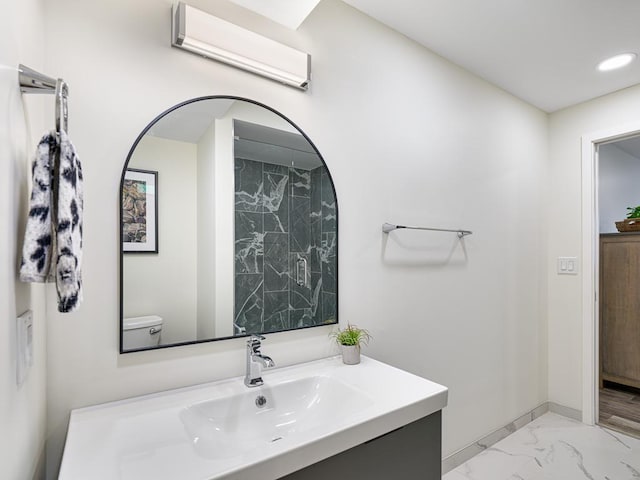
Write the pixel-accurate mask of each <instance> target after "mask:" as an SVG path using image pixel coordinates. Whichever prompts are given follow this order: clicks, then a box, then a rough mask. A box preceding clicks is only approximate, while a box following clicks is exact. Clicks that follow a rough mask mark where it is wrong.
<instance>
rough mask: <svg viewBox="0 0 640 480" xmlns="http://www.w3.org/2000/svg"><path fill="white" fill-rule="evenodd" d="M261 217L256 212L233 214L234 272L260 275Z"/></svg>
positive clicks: (261, 264) (262, 236)
mask: <svg viewBox="0 0 640 480" xmlns="http://www.w3.org/2000/svg"><path fill="white" fill-rule="evenodd" d="M262 222H263V216H262V214H261V213H256V212H238V211H236V213H235V269H236V270H235V271H236V274H239V273H262V271H263V258H264V255H263V253H264V233H262V232H263V227H262V225H263V223H262Z"/></svg>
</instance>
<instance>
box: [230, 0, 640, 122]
mask: <svg viewBox="0 0 640 480" xmlns="http://www.w3.org/2000/svg"><path fill="white" fill-rule="evenodd" d="M231 1H232V2H234V3H237V4H239V5H242V6H243V7H246V8H249V9H251V10H254V11H255V12H257V13H259V14H261V15H263V16H266V17H268V18H271V19H272V20H274V21H276V22H279V23H281V24H283V25H286V26H288V27H289V28H297V27H298V26H299V25H300V24H301V23H302V22H303V21H304V18H305V17H306V16H307V15H309V14H310V13H311V11H312V10H313V9H314V8H315V6H316V4H317V3H318V1H319V0H269V1H265V0H231ZM343 1H344V2H345V3H347V4H349V5H351V6H353V7H355V8H357V9H358V10H361V11H362V12H364V13H365V14H367V15H369V16H371V17H373V18H375V19H377V20H378V21H380V22H381V23H384V24H386V25H388V26H390V27H391V28H394V29H395V30H397V31H399V32H400V33H402V34H404V35H406V36H407V37H409V38H412V39H413V40H415V41H416V42H418V43H420V44H422V45H424V46H425V47H427V48H429V49H430V50H432V51H434V52H436V53H437V54H439V55H441V56H443V57H445V58H447V59H448V60H450V61H452V62H453V63H455V64H457V65H460V66H461V67H463V68H465V69H466V70H469V71H470V72H472V73H475V74H476V75H478V76H480V77H482V78H484V79H486V80H488V81H489V82H491V83H493V84H495V85H497V86H499V87H501V88H503V89H504V90H506V91H508V92H510V93H512V94H513V95H515V96H517V97H519V98H521V99H523V100H525V101H526V102H529V103H531V104H532V105H535V106H536V107H538V108H540V109H542V110H544V111H546V112H553V111H556V110H559V109H562V108H564V107H568V106H570V105H574V104H577V103H580V102H584V101H586V100H590V99H592V98H595V97H598V96H601V95H604V94H607V93H611V92H614V91H616V90H620V89H622V88H626V87H629V86H631V85H635V84H637V83H640V59H639V60H638V61H636V62H634V64H632V65H630V66H628V67H625V68H624V69H622V70H617V71H613V72H608V73H602V72H598V71H597V70H596V65H597V64H598V63H599V62H600V61H601V60H603V59H605V58H608V57H610V56H612V55H615V54H617V53H623V52H635V53H638V54H640V0H394V1H389V0H343Z"/></svg>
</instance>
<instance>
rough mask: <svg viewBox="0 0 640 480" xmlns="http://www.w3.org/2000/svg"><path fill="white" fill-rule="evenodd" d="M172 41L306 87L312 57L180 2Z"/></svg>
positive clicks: (189, 49) (223, 61)
mask: <svg viewBox="0 0 640 480" xmlns="http://www.w3.org/2000/svg"><path fill="white" fill-rule="evenodd" d="M173 15H174V18H173V23H172V26H173V35H172V44H173V46H174V47H178V48H182V49H184V50H188V51H190V52H193V53H197V54H199V55H203V56H205V57H207V58H211V59H213V60H217V61H219V62H222V63H226V64H229V65H232V66H234V67H237V68H241V69H243V70H247V71H249V72H252V73H256V74H258V75H262V76H263V77H267V78H271V79H273V80H276V81H278V82H281V83H284V84H286V85H290V86H292V87H296V88H300V89H302V90H306V89H307V88H308V86H309V79H310V64H311V57H310V55H309V54H307V53H304V52H301V51H299V50H296V49H295V48H291V47H289V46H287V45H284V44H282V43H279V42H276V41H275V40H272V39H270V38H267V37H264V36H262V35H259V34H257V33H255V32H252V31H250V30H247V29H245V28H242V27H239V26H237V25H234V24H233V23H230V22H227V21H226V20H223V19H221V18H218V17H216V16H214V15H211V14H209V13H206V12H203V11H202V10H198V9H197V8H194V7H191V6H189V5H186V4H184V3H182V2H180V3H178V5H177V6H176V7H175V9H174V14H173Z"/></svg>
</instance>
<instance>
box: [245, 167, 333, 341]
mask: <svg viewBox="0 0 640 480" xmlns="http://www.w3.org/2000/svg"><path fill="white" fill-rule="evenodd" d="M336 232H337V223H336V202H335V196H334V193H333V188H332V186H331V181H330V179H329V176H328V175H327V171H326V168H324V167H318V168H315V169H313V170H302V169H296V168H290V167H286V166H282V165H274V164H270V163H263V162H258V161H254V160H247V159H243V158H236V159H235V274H234V280H235V311H234V333H235V334H242V333H256V332H274V331H278V330H286V329H291V328H299V327H308V326H314V325H320V324H323V323H327V322H331V321H334V320H335V319H336V306H337V303H336V291H337V285H336V265H337V256H336V240H337V235H336Z"/></svg>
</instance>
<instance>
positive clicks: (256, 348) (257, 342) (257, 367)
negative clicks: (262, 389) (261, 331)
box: [244, 335, 276, 387]
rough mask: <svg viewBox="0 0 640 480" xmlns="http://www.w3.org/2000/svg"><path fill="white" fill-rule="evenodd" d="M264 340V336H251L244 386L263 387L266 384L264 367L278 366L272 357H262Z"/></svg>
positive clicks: (248, 343) (248, 341) (248, 344)
mask: <svg viewBox="0 0 640 480" xmlns="http://www.w3.org/2000/svg"><path fill="white" fill-rule="evenodd" d="M262 340H264V337H263V336H262V335H251V337H249V340H247V374H246V375H245V377H244V384H245V385H246V386H247V387H259V386H260V385H262V384H263V383H264V382H263V381H262V376H261V371H262V367H264V368H270V367H275V365H276V364H275V362H274V361H273V360H271V357H267V356H266V355H262V353H261V352H260V347H261V346H262V343H261V342H262Z"/></svg>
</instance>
